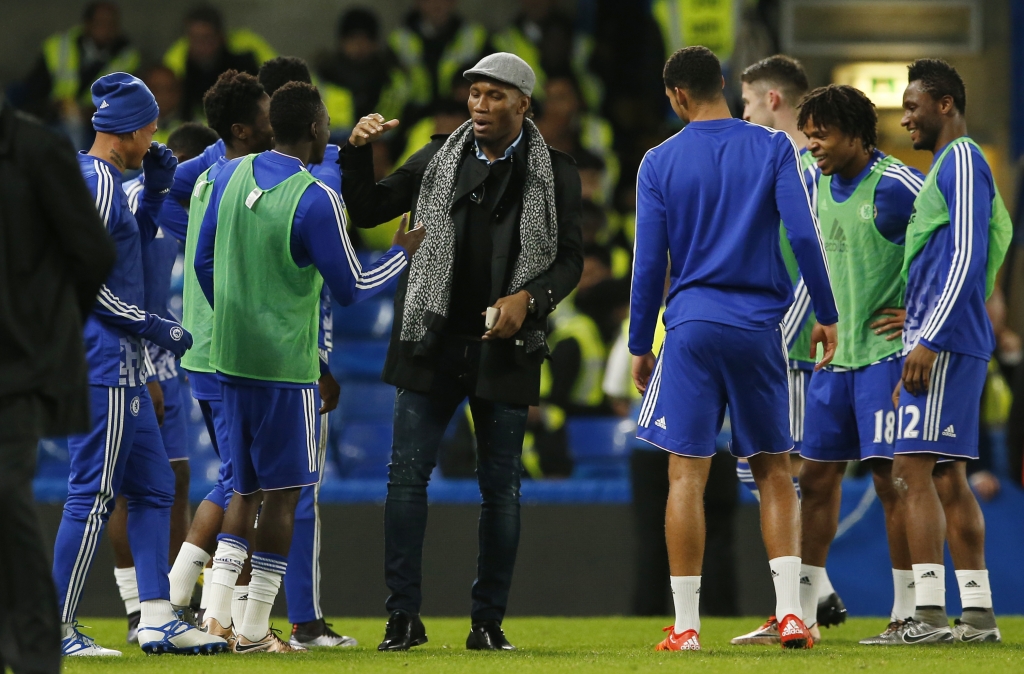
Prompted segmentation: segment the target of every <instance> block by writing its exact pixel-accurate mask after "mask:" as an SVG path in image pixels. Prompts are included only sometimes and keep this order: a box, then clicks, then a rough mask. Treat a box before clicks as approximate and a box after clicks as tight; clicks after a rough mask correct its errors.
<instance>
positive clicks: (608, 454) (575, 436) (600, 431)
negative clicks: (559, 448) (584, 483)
mask: <svg viewBox="0 0 1024 674" xmlns="http://www.w3.org/2000/svg"><path fill="white" fill-rule="evenodd" d="M566 430H567V432H568V435H569V450H570V452H571V454H572V459H573V463H574V468H573V477H574V478H581V479H593V478H623V477H626V476H628V474H629V446H628V442H627V439H628V437H629V435H630V434H631V433H634V432H635V431H636V424H635V423H633V421H632V420H631V419H620V418H619V417H594V418H582V419H570V420H569V421H568V423H567V424H566Z"/></svg>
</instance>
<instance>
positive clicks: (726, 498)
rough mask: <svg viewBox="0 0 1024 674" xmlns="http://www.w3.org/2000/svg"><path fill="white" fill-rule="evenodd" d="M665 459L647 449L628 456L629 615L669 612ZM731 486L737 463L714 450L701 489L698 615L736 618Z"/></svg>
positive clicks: (733, 486)
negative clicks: (632, 550)
mask: <svg viewBox="0 0 1024 674" xmlns="http://www.w3.org/2000/svg"><path fill="white" fill-rule="evenodd" d="M668 459H669V454H668V452H665V451H662V450H654V451H652V450H647V449H637V450H633V454H632V456H631V457H630V477H631V481H632V491H633V527H634V532H635V534H636V560H635V563H636V576H635V577H634V582H633V615H643V616H648V615H650V616H653V615H671V614H672V612H673V608H672V591H671V589H670V587H669V581H668V579H669V575H670V574H669V568H668V548H667V547H666V545H665V506H666V504H667V503H668ZM736 488H737V478H736V459H734V458H733V457H732V456H730V455H729V454H726V453H724V452H716V453H715V455H714V457H713V458H712V459H711V472H710V474H709V475H708V483H707V487H705V489H704V519H705V523H706V538H705V543H704V565H703V569H702V579H701V589H700V611H701V613H702V614H704V615H715V616H733V615H738V604H737V601H736V582H735V577H736V573H735V568H736V563H735V554H734V550H733V516H734V514H735V512H736Z"/></svg>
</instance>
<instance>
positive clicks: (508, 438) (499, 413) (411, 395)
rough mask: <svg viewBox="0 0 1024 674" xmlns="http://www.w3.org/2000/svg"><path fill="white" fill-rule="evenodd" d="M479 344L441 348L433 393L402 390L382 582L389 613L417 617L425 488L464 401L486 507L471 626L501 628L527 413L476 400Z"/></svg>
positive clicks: (456, 342) (455, 342) (514, 545)
mask: <svg viewBox="0 0 1024 674" xmlns="http://www.w3.org/2000/svg"><path fill="white" fill-rule="evenodd" d="M479 362H480V343H479V342H473V341H467V340H461V339H456V338H452V339H449V340H448V341H447V343H446V344H445V346H444V348H443V352H442V354H441V357H440V360H439V362H438V366H437V369H436V371H435V375H434V382H433V386H432V388H431V390H430V392H429V393H419V392H416V391H410V390H407V389H398V392H397V394H396V396H395V421H394V428H395V432H394V443H393V444H392V447H391V465H390V470H389V477H388V497H387V502H386V503H385V506H384V576H385V580H386V582H387V585H388V588H389V589H390V590H391V596H390V597H389V598H388V601H387V604H386V606H387V610H388V611H389V612H390V611H396V610H399V609H403V610H406V611H409V612H410V613H413V614H418V613H419V612H420V605H421V603H422V601H423V594H422V591H421V589H420V586H421V584H422V579H423V572H422V561H423V536H424V533H425V531H426V528H427V483H428V482H429V481H430V473H431V471H432V470H433V469H434V465H435V464H436V463H437V451H438V448H439V446H440V443H441V438H442V436H443V435H444V432H445V429H446V428H447V427H448V422H449V421H451V418H452V415H454V413H455V411H456V410H457V409H458V407H459V405H460V404H461V403H462V401H463V400H465V399H466V398H467V397H468V398H469V406H470V410H471V411H472V413H473V421H474V425H475V432H476V439H477V467H476V474H477V480H478V481H479V483H480V495H481V498H482V503H481V507H480V525H479V530H478V535H479V541H480V553H479V556H478V557H477V577H476V581H474V583H473V589H472V598H473V608H472V613H471V617H472V619H473V621H474V622H479V621H483V620H498V621H500V620H502V618H504V616H505V607H506V606H507V604H508V592H509V588H510V587H511V584H512V570H513V568H514V567H515V563H516V551H517V549H518V547H519V481H520V473H521V472H522V452H523V436H524V434H525V433H526V413H527V407H526V406H525V405H509V404H505V403H498V402H492V401H489V400H483V399H481V398H478V397H476V396H475V395H474V392H475V390H476V379H477V368H478V365H479Z"/></svg>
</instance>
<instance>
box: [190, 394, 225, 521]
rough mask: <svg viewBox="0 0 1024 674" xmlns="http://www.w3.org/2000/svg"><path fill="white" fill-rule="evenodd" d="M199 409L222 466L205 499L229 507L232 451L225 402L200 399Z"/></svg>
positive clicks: (222, 506)
mask: <svg viewBox="0 0 1024 674" xmlns="http://www.w3.org/2000/svg"><path fill="white" fill-rule="evenodd" d="M198 402H199V409H200V411H202V413H203V421H204V422H205V423H206V432H207V433H208V434H209V436H210V444H211V445H213V451H214V452H216V453H217V457H218V458H219V459H220V467H219V468H218V470H217V484H215V485H214V486H213V489H211V490H210V493H209V494H207V495H206V498H205V499H203V500H205V501H209V502H210V503H214V504H216V505H218V506H220V508H221V510H227V509H228V503H229V502H230V501H231V493H232V489H231V485H232V480H231V473H232V471H231V452H229V451H228V447H229V446H230V443H229V442H228V422H227V418H226V417H225V415H224V402H223V401H222V400H221V399H220V398H217V399H216V400H199V401H198Z"/></svg>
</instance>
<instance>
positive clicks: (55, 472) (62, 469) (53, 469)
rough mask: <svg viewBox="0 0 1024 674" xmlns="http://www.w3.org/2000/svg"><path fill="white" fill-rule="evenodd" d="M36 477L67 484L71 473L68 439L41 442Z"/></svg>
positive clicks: (46, 439)
mask: <svg viewBox="0 0 1024 674" xmlns="http://www.w3.org/2000/svg"><path fill="white" fill-rule="evenodd" d="M37 456H38V459H37V463H36V477H37V478H45V479H54V480H64V481H65V482H67V479H68V473H69V472H70V471H71V458H70V456H69V455H68V441H67V438H53V439H49V438H44V439H43V440H40V441H39V453H38V455H37Z"/></svg>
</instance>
